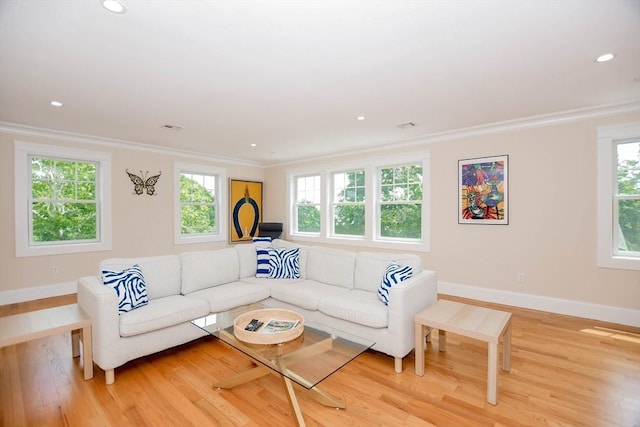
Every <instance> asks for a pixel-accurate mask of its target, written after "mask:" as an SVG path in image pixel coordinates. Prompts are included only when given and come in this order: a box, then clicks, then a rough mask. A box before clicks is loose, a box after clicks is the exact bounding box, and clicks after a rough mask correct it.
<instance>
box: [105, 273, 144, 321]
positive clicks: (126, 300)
mask: <svg viewBox="0 0 640 427" xmlns="http://www.w3.org/2000/svg"><path fill="white" fill-rule="evenodd" d="M102 282H103V283H104V285H105V286H109V287H110V288H113V290H115V291H116V295H118V312H119V314H122V313H126V312H128V311H131V310H133V309H135V308H138V307H142V306H143V305H147V304H149V298H148V297H147V284H146V283H145V281H144V276H143V275H142V270H141V269H140V266H139V265H138V264H136V265H134V266H133V267H129V268H125V269H124V270H123V271H111V270H102Z"/></svg>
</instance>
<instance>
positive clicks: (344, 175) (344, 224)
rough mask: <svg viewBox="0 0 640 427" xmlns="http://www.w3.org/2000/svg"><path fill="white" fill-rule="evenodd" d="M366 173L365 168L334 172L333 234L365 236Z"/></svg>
mask: <svg viewBox="0 0 640 427" xmlns="http://www.w3.org/2000/svg"><path fill="white" fill-rule="evenodd" d="M364 177H365V173H364V171H363V170H360V171H353V172H338V173H334V174H333V197H332V203H331V212H333V234H334V235H345V236H364V223H365V204H364V201H365V181H364Z"/></svg>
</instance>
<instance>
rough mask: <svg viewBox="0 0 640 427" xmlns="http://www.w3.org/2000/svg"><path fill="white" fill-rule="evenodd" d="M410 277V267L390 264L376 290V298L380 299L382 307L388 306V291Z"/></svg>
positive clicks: (394, 263) (411, 273)
mask: <svg viewBox="0 0 640 427" xmlns="http://www.w3.org/2000/svg"><path fill="white" fill-rule="evenodd" d="M411 276H413V268H411V267H410V266H408V265H404V266H402V265H400V264H398V263H396V262H392V263H390V264H389V265H388V266H387V269H386V271H385V272H384V275H383V276H382V281H381V282H380V287H379V288H378V298H380V301H382V302H383V303H384V305H389V290H390V289H391V287H392V286H393V285H397V284H398V283H400V282H403V281H405V280H407V279H408V278H409V277H411Z"/></svg>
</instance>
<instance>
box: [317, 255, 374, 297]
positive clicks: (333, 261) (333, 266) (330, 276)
mask: <svg viewBox="0 0 640 427" xmlns="http://www.w3.org/2000/svg"><path fill="white" fill-rule="evenodd" d="M355 265H356V253H355V252H351V251H345V250H342V249H333V248H325V247H320V246H312V247H310V248H309V250H308V251H307V266H306V267H307V268H306V278H307V279H311V280H315V281H317V282H322V283H326V284H328V285H334V286H342V287H345V288H349V289H353V278H354V272H355ZM378 284H379V283H378Z"/></svg>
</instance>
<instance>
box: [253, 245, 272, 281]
mask: <svg viewBox="0 0 640 427" xmlns="http://www.w3.org/2000/svg"><path fill="white" fill-rule="evenodd" d="M271 249H273V248H270V247H268V246H256V258H257V259H258V265H257V266H256V277H262V278H266V277H269V272H270V271H271V267H270V265H269V251H270V250H271Z"/></svg>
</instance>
